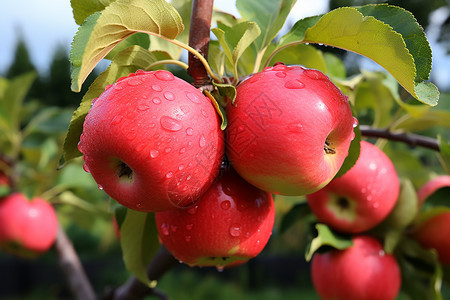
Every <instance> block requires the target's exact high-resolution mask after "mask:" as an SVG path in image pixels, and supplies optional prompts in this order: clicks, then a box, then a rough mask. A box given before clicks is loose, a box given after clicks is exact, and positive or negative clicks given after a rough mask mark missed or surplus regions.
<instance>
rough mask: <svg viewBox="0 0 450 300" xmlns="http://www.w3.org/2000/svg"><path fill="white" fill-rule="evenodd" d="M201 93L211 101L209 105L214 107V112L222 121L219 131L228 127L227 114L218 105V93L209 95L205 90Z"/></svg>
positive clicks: (219, 96)
mask: <svg viewBox="0 0 450 300" xmlns="http://www.w3.org/2000/svg"><path fill="white" fill-rule="evenodd" d="M203 93H204V94H205V95H206V96H207V97H208V98H209V100H211V104H212V105H213V106H214V109H215V110H216V113H217V114H218V115H219V116H220V118H221V120H222V124H220V129H222V130H225V128H227V125H228V120H227V114H226V112H225V109H224V107H223V106H222V105H221V104H220V101H222V100H221V99H222V96H221V95H219V92H218V91H217V90H216V91H214V92H213V94H214V96H213V94H211V93H210V92H209V91H207V90H205V91H203Z"/></svg>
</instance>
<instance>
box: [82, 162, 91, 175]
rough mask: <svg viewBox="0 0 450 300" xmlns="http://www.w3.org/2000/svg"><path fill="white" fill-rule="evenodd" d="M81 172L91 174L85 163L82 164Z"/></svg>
mask: <svg viewBox="0 0 450 300" xmlns="http://www.w3.org/2000/svg"><path fill="white" fill-rule="evenodd" d="M83 170H84V171H85V172H86V173H91V170H89V167H88V165H87V164H86V163H84V164H83Z"/></svg>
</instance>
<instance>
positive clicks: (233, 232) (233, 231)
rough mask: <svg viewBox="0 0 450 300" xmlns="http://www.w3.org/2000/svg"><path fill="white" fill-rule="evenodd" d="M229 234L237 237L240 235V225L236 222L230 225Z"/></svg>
mask: <svg viewBox="0 0 450 300" xmlns="http://www.w3.org/2000/svg"><path fill="white" fill-rule="evenodd" d="M230 235H231V236H232V237H238V236H240V235H241V227H240V226H239V225H237V224H234V225H232V226H231V227H230Z"/></svg>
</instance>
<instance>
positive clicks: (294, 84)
mask: <svg viewBox="0 0 450 300" xmlns="http://www.w3.org/2000/svg"><path fill="white" fill-rule="evenodd" d="M284 87H285V88H287V89H291V90H295V89H302V88H304V87H305V84H304V83H303V82H300V81H298V80H289V81H287V82H286V83H285V84H284Z"/></svg>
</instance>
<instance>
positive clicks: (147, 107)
mask: <svg viewBox="0 0 450 300" xmlns="http://www.w3.org/2000/svg"><path fill="white" fill-rule="evenodd" d="M149 108H150V106H148V104H147V103H140V104H139V105H138V109H139V110H140V111H146V110H147V109H149Z"/></svg>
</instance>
